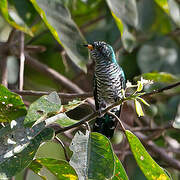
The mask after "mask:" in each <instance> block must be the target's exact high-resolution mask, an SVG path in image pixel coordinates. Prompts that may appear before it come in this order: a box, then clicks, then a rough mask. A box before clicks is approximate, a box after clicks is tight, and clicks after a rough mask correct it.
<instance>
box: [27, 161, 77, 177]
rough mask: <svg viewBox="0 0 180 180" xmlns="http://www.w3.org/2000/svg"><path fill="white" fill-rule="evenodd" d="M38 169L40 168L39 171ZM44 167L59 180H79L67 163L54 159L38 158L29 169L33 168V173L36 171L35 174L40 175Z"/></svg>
mask: <svg viewBox="0 0 180 180" xmlns="http://www.w3.org/2000/svg"><path fill="white" fill-rule="evenodd" d="M36 167H37V168H38V171H37V170H36V169H35V168H36ZM42 167H45V168H47V169H48V170H49V171H50V172H51V173H52V174H54V175H55V176H56V177H57V178H58V179H63V180H69V179H70V180H77V179H78V177H77V174H76V171H75V170H74V169H73V168H72V167H71V166H70V165H69V163H68V162H66V161H63V160H58V159H52V158H38V159H35V160H34V161H33V162H32V163H31V164H30V166H29V168H31V169H32V168H33V171H34V170H35V173H37V172H38V173H40V170H41V168H42Z"/></svg>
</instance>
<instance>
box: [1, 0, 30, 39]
mask: <svg viewBox="0 0 180 180" xmlns="http://www.w3.org/2000/svg"><path fill="white" fill-rule="evenodd" d="M0 10H1V13H2V15H3V17H4V19H5V20H6V21H7V22H8V23H9V24H10V25H11V26H13V27H14V28H15V29H18V30H20V31H23V32H25V33H27V34H29V35H31V36H33V33H32V31H31V30H30V29H29V28H28V26H27V25H26V24H25V23H24V22H23V21H21V22H17V21H16V20H15V19H14V16H11V15H10V13H9V10H8V1H7V0H1V1H0ZM14 15H15V14H14Z"/></svg>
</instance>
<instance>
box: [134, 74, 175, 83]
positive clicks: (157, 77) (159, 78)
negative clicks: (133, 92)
mask: <svg viewBox="0 0 180 180" xmlns="http://www.w3.org/2000/svg"><path fill="white" fill-rule="evenodd" d="M141 77H143V78H144V79H147V80H152V81H154V82H162V83H172V82H176V81H178V78H177V77H176V76H174V75H173V74H170V73H166V72H153V73H144V74H142V75H141ZM139 78H140V76H139V77H136V78H135V79H139Z"/></svg>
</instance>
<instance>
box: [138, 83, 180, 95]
mask: <svg viewBox="0 0 180 180" xmlns="http://www.w3.org/2000/svg"><path fill="white" fill-rule="evenodd" d="M179 85H180V82H177V83H174V84H171V85H169V86H166V87H164V88H161V89H157V90H153V91H152V92H149V93H146V94H143V95H142V96H141V97H145V96H151V95H154V94H159V93H162V92H164V91H167V90H169V89H172V88H174V87H177V86H179Z"/></svg>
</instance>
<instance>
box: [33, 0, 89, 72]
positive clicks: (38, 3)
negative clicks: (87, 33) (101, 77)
mask: <svg viewBox="0 0 180 180" xmlns="http://www.w3.org/2000/svg"><path fill="white" fill-rule="evenodd" d="M31 2H32V4H33V5H34V7H35V9H36V10H37V12H38V13H39V14H40V16H41V18H42V19H43V21H44V22H45V24H46V25H47V27H48V28H49V30H50V31H51V33H52V34H53V36H54V38H55V39H56V40H57V41H58V42H59V43H60V44H61V45H62V46H63V47H64V49H65V50H66V52H67V54H68V55H69V57H70V58H71V59H72V61H73V62H74V63H75V64H76V65H78V66H79V67H80V68H82V69H83V70H86V63H87V61H88V50H87V49H86V48H84V47H83V46H81V45H82V44H84V43H85V39H84V37H83V36H82V34H81V33H80V31H79V29H78V28H77V26H76V24H75V23H74V21H73V20H72V19H71V15H70V13H69V11H68V9H67V8H66V7H65V6H64V5H63V4H62V3H61V2H60V1H59V2H58V1H50V0H31Z"/></svg>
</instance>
